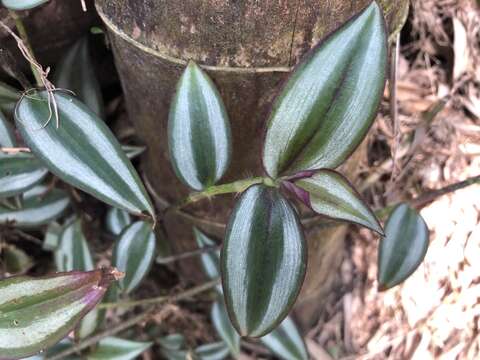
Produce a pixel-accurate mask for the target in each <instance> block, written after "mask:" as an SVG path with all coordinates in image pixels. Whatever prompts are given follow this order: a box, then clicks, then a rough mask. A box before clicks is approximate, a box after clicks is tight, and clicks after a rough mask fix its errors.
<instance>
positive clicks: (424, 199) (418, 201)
mask: <svg viewBox="0 0 480 360" xmlns="http://www.w3.org/2000/svg"><path fill="white" fill-rule="evenodd" d="M474 184H480V175H477V176H472V177H471V178H468V179H466V180H463V181H459V182H457V183H454V184H451V185H447V186H445V187H443V188H441V189H438V190H432V191H427V192H425V193H423V194H421V195H419V196H417V197H416V198H415V199H413V200H411V201H407V202H408V203H409V204H410V206H412V207H414V208H416V209H422V208H424V207H425V206H426V205H428V204H429V203H431V202H432V201H434V200H436V199H438V198H439V197H440V196H443V195H446V194H449V193H452V192H455V191H457V190H460V189H463V188H465V187H467V186H470V185H474ZM399 203H400V202H396V203H393V204H389V205H387V206H385V207H383V208H381V209H378V210H376V211H375V215H377V216H378V217H379V218H380V219H384V218H386V217H387V216H388V215H390V213H391V212H392V210H393V209H394V208H395V206H397V205H398V204H399Z"/></svg>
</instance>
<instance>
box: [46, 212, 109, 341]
mask: <svg viewBox="0 0 480 360" xmlns="http://www.w3.org/2000/svg"><path fill="white" fill-rule="evenodd" d="M55 263H56V264H57V270H59V271H72V270H79V271H89V270H93V269H94V268H95V266H94V262H93V257H92V255H91V253H90V249H89V248H88V244H87V239H86V238H85V235H84V234H83V230H82V222H81V220H80V219H74V220H72V221H71V222H70V223H69V224H67V225H66V226H65V228H64V229H63V232H62V234H61V235H60V244H59V246H58V248H57V249H56V251H55ZM99 316H100V312H99V311H98V310H97V309H93V310H91V311H90V312H89V313H88V314H87V315H85V317H84V318H83V319H82V321H80V323H79V324H78V326H77V328H76V330H75V337H76V338H77V339H83V338H85V337H87V336H89V335H91V334H92V333H93V332H94V331H95V330H96V329H97V327H98V325H99V324H100V318H99Z"/></svg>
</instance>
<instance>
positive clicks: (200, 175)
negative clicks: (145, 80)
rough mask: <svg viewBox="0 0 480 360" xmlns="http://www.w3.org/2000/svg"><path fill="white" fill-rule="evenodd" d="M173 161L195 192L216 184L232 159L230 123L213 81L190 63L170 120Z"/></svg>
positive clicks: (178, 86)
mask: <svg viewBox="0 0 480 360" xmlns="http://www.w3.org/2000/svg"><path fill="white" fill-rule="evenodd" d="M168 145H169V149H170V159H171V162H172V165H173V168H174V170H175V173H176V174H177V176H178V178H179V179H180V180H181V181H182V182H183V183H185V184H186V185H187V186H189V187H191V188H192V189H195V190H202V189H204V188H206V187H208V186H210V185H213V184H215V183H216V182H217V181H218V180H219V179H220V178H221V177H222V176H223V174H224V173H225V171H226V170H227V168H228V165H229V163H230V158H231V152H232V149H231V134H230V123H229V120H228V116H227V112H226V109H225V106H224V105H223V101H222V99H221V97H220V94H219V93H218V91H217V89H216V87H215V85H214V84H213V82H212V81H211V80H210V78H209V77H208V76H207V75H206V74H205V73H204V72H203V71H202V69H200V67H199V66H197V65H196V64H195V63H194V62H192V61H190V62H189V63H188V65H187V68H186V69H185V71H184V73H183V75H182V77H181V78H180V81H179V82H178V85H177V92H176V94H175V97H174V99H173V101H172V105H171V107H170V114H169V119H168Z"/></svg>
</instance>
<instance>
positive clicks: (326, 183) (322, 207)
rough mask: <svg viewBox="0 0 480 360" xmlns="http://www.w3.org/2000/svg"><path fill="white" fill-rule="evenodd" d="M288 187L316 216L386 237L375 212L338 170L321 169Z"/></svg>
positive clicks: (298, 179)
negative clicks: (353, 225) (362, 228)
mask: <svg viewBox="0 0 480 360" xmlns="http://www.w3.org/2000/svg"><path fill="white" fill-rule="evenodd" d="M285 185H288V186H286V187H287V189H289V190H290V191H291V192H293V193H294V194H295V195H296V196H297V197H298V198H299V199H300V200H302V201H303V202H304V203H305V204H306V205H307V206H309V207H310V208H311V209H312V210H313V211H315V212H316V213H317V214H320V215H324V216H327V217H330V218H333V219H337V220H343V221H348V222H352V223H355V224H358V225H361V226H365V227H366V228H368V229H371V230H373V231H375V232H377V233H378V234H380V235H381V236H383V234H384V232H383V229H382V226H381V225H380V222H379V221H378V219H377V217H376V216H375V213H374V212H373V211H372V210H371V209H370V208H369V206H368V205H367V204H366V203H365V201H363V199H362V198H361V196H360V194H359V193H358V192H357V191H356V190H355V188H354V187H353V186H352V185H351V184H350V183H349V181H348V180H347V179H346V178H345V177H344V176H343V175H341V174H340V173H338V172H336V171H335V170H329V169H322V170H318V171H315V172H313V173H312V175H310V176H308V177H304V178H297V179H296V180H294V182H293V183H292V184H291V183H285ZM305 199H307V200H305Z"/></svg>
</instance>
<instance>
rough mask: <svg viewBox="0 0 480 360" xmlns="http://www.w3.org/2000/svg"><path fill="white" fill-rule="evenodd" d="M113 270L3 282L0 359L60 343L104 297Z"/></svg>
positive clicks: (38, 350) (1, 291)
mask: <svg viewBox="0 0 480 360" xmlns="http://www.w3.org/2000/svg"><path fill="white" fill-rule="evenodd" d="M115 274H116V273H115V272H114V270H112V269H103V270H95V271H90V272H70V273H58V274H55V275H52V276H47V277H43V278H31V277H24V276H20V277H12V278H8V279H5V280H1V281H0V313H1V314H2V316H1V317H0V357H1V358H3V359H19V358H24V357H27V356H30V355H33V354H35V353H38V352H40V351H43V350H44V349H47V348H49V347H51V346H52V345H54V344H55V343H57V342H59V341H60V340H61V339H62V338H64V337H65V336H67V335H68V333H69V332H70V331H71V330H72V329H73V328H74V327H75V326H76V325H77V323H78V321H79V320H80V319H81V318H82V317H83V316H85V315H86V314H87V313H88V312H89V311H90V310H91V309H92V308H93V307H94V306H95V305H96V304H97V303H98V302H99V301H100V300H101V299H102V297H103V295H104V294H105V292H106V290H107V288H108V286H109V285H110V283H111V282H112V281H113V280H114V276H115Z"/></svg>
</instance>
